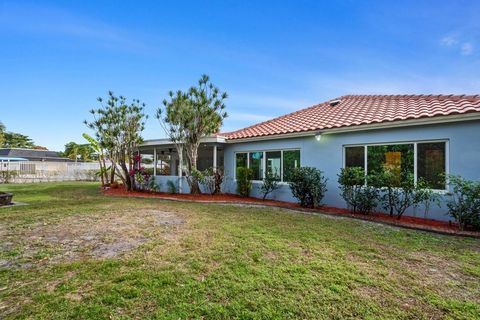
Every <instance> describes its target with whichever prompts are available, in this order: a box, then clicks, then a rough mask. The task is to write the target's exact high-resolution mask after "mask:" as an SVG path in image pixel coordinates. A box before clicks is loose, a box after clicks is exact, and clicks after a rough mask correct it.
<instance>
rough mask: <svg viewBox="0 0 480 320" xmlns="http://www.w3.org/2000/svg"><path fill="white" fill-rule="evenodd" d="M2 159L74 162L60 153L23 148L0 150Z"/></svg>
mask: <svg viewBox="0 0 480 320" xmlns="http://www.w3.org/2000/svg"><path fill="white" fill-rule="evenodd" d="M0 157H2V159H5V160H8V159H9V158H10V160H11V161H19V160H16V159H21V160H23V161H25V160H26V161H53V162H71V161H73V160H71V159H68V158H65V157H62V156H61V155H60V153H59V152H56V151H48V150H36V149H22V148H0Z"/></svg>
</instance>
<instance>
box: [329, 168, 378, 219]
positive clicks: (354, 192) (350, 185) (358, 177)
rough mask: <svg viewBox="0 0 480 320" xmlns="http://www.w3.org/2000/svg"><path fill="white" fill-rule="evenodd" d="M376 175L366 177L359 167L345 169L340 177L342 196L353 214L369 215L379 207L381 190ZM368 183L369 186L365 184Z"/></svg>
mask: <svg viewBox="0 0 480 320" xmlns="http://www.w3.org/2000/svg"><path fill="white" fill-rule="evenodd" d="M373 179H376V176H374V175H365V171H364V170H363V169H362V168H359V167H351V168H345V169H342V170H341V171H340V174H339V175H338V183H339V184H340V190H341V195H342V197H343V199H344V200H345V202H346V203H347V205H348V207H349V208H350V209H351V210H352V211H353V213H357V212H358V213H362V214H368V213H370V212H371V211H372V210H373V209H375V207H376V206H377V205H378V201H379V190H378V188H376V187H375V186H374V185H375V183H373ZM365 182H367V184H365Z"/></svg>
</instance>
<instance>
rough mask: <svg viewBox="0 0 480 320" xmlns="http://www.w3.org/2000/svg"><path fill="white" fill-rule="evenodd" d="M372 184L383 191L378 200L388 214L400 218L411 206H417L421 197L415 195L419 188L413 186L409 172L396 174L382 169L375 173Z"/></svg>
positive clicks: (412, 179)
mask: <svg viewBox="0 0 480 320" xmlns="http://www.w3.org/2000/svg"><path fill="white" fill-rule="evenodd" d="M372 184H373V185H375V186H377V187H379V188H380V190H381V191H382V192H383V193H382V194H381V196H380V201H381V203H382V205H383V208H384V209H385V210H388V211H389V213H390V216H394V215H395V216H396V217H397V218H398V219H400V218H401V217H402V216H403V214H404V213H405V211H406V210H407V209H408V208H409V207H411V206H418V204H419V202H420V201H421V198H419V197H417V194H418V190H419V188H418V187H416V186H415V182H414V178H413V175H412V174H411V173H404V174H402V175H398V174H396V173H394V172H393V171H391V170H388V169H384V170H383V171H382V172H380V173H378V174H375V179H374V180H373V182H372Z"/></svg>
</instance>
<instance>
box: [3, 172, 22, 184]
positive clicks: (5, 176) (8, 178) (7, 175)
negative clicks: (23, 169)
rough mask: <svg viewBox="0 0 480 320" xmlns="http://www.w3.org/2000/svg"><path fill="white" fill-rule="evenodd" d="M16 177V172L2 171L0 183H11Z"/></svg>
mask: <svg viewBox="0 0 480 320" xmlns="http://www.w3.org/2000/svg"><path fill="white" fill-rule="evenodd" d="M16 176H18V172H17V171H15V170H0V183H10V182H11V181H12V179H14V178H15V177H16Z"/></svg>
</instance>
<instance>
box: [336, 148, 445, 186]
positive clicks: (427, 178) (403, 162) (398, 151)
mask: <svg viewBox="0 0 480 320" xmlns="http://www.w3.org/2000/svg"><path fill="white" fill-rule="evenodd" d="M365 152H367V157H366V159H367V162H366V163H365ZM345 167H361V168H363V169H365V171H366V172H368V173H374V172H381V171H382V170H384V169H388V170H389V171H390V172H393V173H394V174H395V176H396V177H398V181H399V184H400V182H401V181H402V180H404V179H406V178H408V177H409V176H411V177H413V178H414V180H415V182H418V181H420V179H421V180H422V181H424V182H425V183H427V184H428V185H429V186H430V187H431V188H433V189H440V190H444V189H445V188H446V185H445V175H446V172H447V168H446V142H444V141H442V142H412V143H401V144H384V145H366V146H352V147H348V146H347V147H345ZM415 169H416V170H415Z"/></svg>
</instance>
